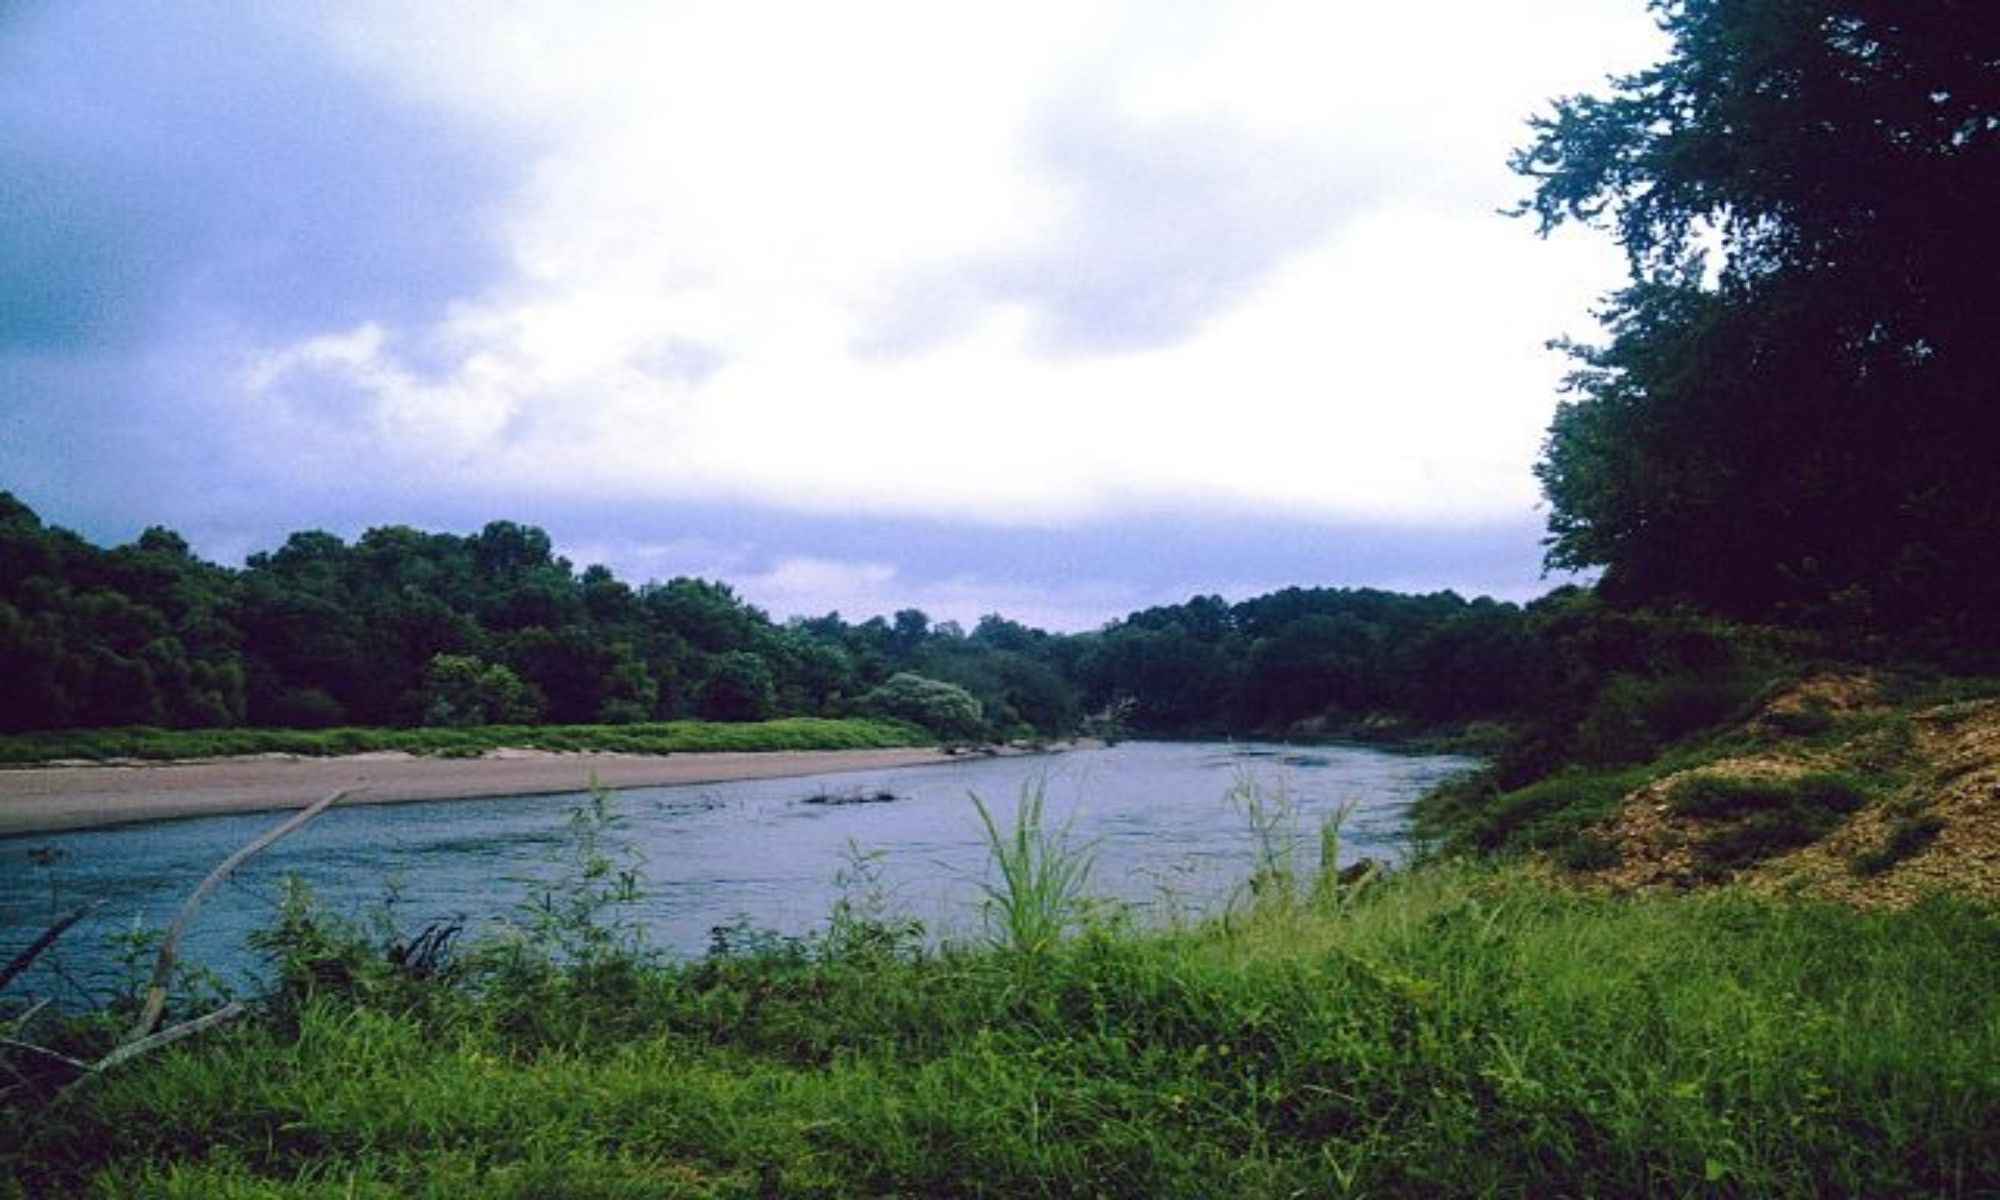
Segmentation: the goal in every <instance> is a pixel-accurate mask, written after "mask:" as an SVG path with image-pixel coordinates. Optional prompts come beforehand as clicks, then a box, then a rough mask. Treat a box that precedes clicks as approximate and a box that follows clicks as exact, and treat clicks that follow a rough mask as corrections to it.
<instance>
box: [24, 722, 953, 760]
mask: <svg viewBox="0 0 2000 1200" xmlns="http://www.w3.org/2000/svg"><path fill="white" fill-rule="evenodd" d="M936 740H937V738H936V737H935V736H934V735H932V734H930V733H928V732H927V731H925V730H923V729H920V728H918V727H916V726H914V725H908V724H905V723H903V722H900V721H886V720H878V719H874V718H867V719H863V718H847V719H841V720H833V719H827V718H821V717H787V718H784V719H782V720H776V721H750V722H743V723H740V724H728V723H720V722H711V721H664V722H652V723H644V724H633V725H482V726H477V727H474V728H468V729H454V728H423V729H357V728H341V729H154V728H150V727H146V726H137V727H132V728H125V729H78V730H64V731H61V732H54V733H27V734H10V735H6V736H0V764H10V765H29V764H34V763H45V762H52V761H57V760H62V759H76V760H83V761H89V762H102V761H106V760H113V759H143V760H153V761H158V760H166V759H176V758H226V757H230V756H235V755H245V754H302V755H310V756H316V757H317V756H328V755H338V754H361V753H366V752H369V751H379V750H398V751H402V752H404V753H407V754H428V755H438V756H442V757H470V756H473V755H478V754H484V753H485V752H487V751H489V750H500V749H528V750H563V751H584V750H597V751H607V752H616V753H621V754H675V753H693V752H698V751H713V750H739V751H756V750H868V749H881V748H888V747H894V746H918V745H928V744H932V743H934V742H936Z"/></svg>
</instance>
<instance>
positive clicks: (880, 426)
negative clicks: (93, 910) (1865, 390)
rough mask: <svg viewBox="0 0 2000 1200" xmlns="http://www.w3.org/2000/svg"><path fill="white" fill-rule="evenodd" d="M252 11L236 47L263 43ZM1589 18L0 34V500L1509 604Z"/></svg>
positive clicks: (952, 10)
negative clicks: (1530, 128)
mask: <svg viewBox="0 0 2000 1200" xmlns="http://www.w3.org/2000/svg"><path fill="white" fill-rule="evenodd" d="M266 10H268V11H266ZM1662 49H1663V44H1662V42H1661V41H1660V39H1659V35H1658V34H1657V32H1656V31H1655V30H1654V29H1653V28H1652V26H1651V24H1650V23H1649V21H1648V20H1647V18H1646V15H1645V13H1644V9H1643V5H1642V4H1641V3H1640V0H1537V3H1535V4H1532V5H1522V4H1494V3H1491V2H1490V0H1404V2H1402V3H1396V4H1381V3H1366V4H1363V3H1328V2H1326V0H1313V2H1306V3H1298V4H1257V3H1241V2H1238V3H1227V4H1222V3H1217V4H1193V3H1186V4H1184V3H1175V2H1168V0H1145V2H1141V3H1133V4H1124V5H1121V4H1091V3H1081V2H1078V0H1062V2H1058V3H1052V4H1046V5H1043V4H1034V3H1020V2H1014V3H1007V4H976V5H975V4H957V3H937V2H936V0H927V2H921V3H913V4H889V3H850V4H818V3H796V4H762V3H753V2H750V0H735V2H731V3H723V4H715V5H705V4H695V3H686V4H675V3H654V2H645V3H637V2H635V3H631V4H618V3H610V2H605V3H591V4H570V3H561V4H557V3H547V4H529V3H498V2H494V3H480V4H447V3H443V2H437V3H424V4H409V3H407V2H406V0H385V2H383V3H380V4H375V3H367V2H358V3H328V4H305V3H300V4H284V5H246V4H240V3H235V2H216V3H204V2H199V0H176V2H169V3H146V4H140V3H131V2H129V0H106V2H102V3H100V2H95V0H57V2H52V3H46V4H43V3H35V2H33V0H28V2H26V3H23V2H21V0H14V2H11V3H7V2H0V488H4V489H7V490H11V491H13V492H15V493H16V494H17V495H19V496H20V497H21V498H22V499H23V500H25V501H26V502H27V503H29V504H30V505H32V506H33V507H35V508H36V509H37V510H38V511H39V512H41V513H42V514H43V516H44V517H45V518H47V519H49V520H51V521H54V522H56V523H59V524H64V525H68V526H70V527H71V528H74V529H77V530H78V531H79V532H82V533H84V534H86V535H87V536H90V537H92V538H93V539H96V540H98V541H101V542H106V543H115V542H120V541H125V540H129V539H130V538H132V537H133V536H135V535H136V534H137V533H138V532H139V531H140V530H141V529H142V528H144V527H145V526H146V525H149V524H155V523H160V524H166V525H169V526H171V527H173V528H175V529H177V530H179V531H181V532H182V533H183V534H185V535H186V536H187V537H188V538H189V540H190V541H191V542H193V543H194V545H195V547H196V549H197V550H198V551H200V552H201V553H203V554H205V555H207V556H209V557H212V558H216V559H219V560H222V561H226V562H239V561H240V560H241V559H242V557H243V555H244V554H246V553H248V552H250V551H253V550H258V549H269V548H271V547H273V546H275V545H276V544H277V543H278V542H279V541H281V540H282V538H283V537H284V535H285V534H286V533H288V532H290V531H292V530H295V529H301V528H324V529H329V530H332V531H334V532H336V533H340V534H342V535H343V536H349V537H351V536H354V535H356V534H358V533H360V532H361V531H362V530H364V529H366V528H368V527H370V526H373V525H379V524H391V523H402V524H411V525H417V526H420V527H423V528H429V529H446V530H456V531H471V530H475V529H477V528H478V527H479V526H480V525H481V524H483V523H485V522H486V521H488V520H491V519H495V518H500V517H505V518H510V519H514V520H519V521H524V522H530V523H534V524H538V525H541V526H543V527H544V528H546V529H548V530H549V532H550V534H551V535H552V536H553V537H554V539H555V541H556V543H557V545H558V547H559V548H561V549H562V551H563V552H564V553H566V554H568V555H569V556H570V557H571V558H572V559H574V560H575V561H576V563H577V565H578V566H579V567H581V566H582V565H584V564H586V563H589V562H600V561H601V562H605V563H607V564H609V565H611V566H612V567H613V568H614V569H615V570H616V571H618V573H619V574H620V575H621V576H622V577H625V578H628V579H631V580H633V581H635V582H639V581H644V580H647V579H666V578H670V577H672V576H675V575H682V574H698V575H705V576H708V577H711V578H722V579H725V580H728V581H730V582H732V583H733V584H735V585H736V586H737V588H738V589H739V591H741V592H742V593H744V594H745V595H747V596H748V597H749V598H750V599H752V600H753V601H755V602H757V603H759V604H761V605H763V606H765V607H766V608H768V609H770V610H771V611H772V612H773V615H775V616H778V617H784V616H786V615H789V614H794V613H814V614H817V613H822V612H825V611H827V610H829V609H839V610H840V611H841V612H843V613H844V614H846V615H848V616H849V617H850V618H857V619H858V618H859V617H862V616H866V615H869V614H872V613H875V612H882V611H888V610H892V609H895V608H901V607H906V606H910V605H915V606H918V607H921V608H924V609H926V610H927V611H929V612H930V613H931V614H932V615H933V616H936V617H940V618H943V617H955V618H957V619H959V620H961V621H967V622H969V621H971V620H973V619H976V618H977V616H978V615H979V614H981V613H984V612H989V611H994V610H998V611H1001V612H1004V613H1006V614H1008V615H1009V616H1013V617H1016V618H1018V619H1022V620H1026V621H1029V622H1030V623H1034V624H1040V625H1044V626H1046V627H1050V628H1062V629H1079V628H1090V627H1094V626H1096V625H1098V624H1100V623H1102V622H1103V621H1105V620H1107V619H1109V618H1112V617H1116V616H1121V615H1123V614H1125V613H1126V612H1128V611H1130V610H1132V609H1134V608H1137V607H1143V606H1146V605H1149V604H1154V603H1163V602H1174V601H1178V600H1181V599H1185V598H1186V597H1187V596H1189V595H1192V594H1195V593H1198V592H1199V593H1207V592H1220V593H1222V594H1224V595H1226V596H1230V597H1232V598H1240V597H1243V596H1248V595H1252V594H1256V593H1258V592H1262V591H1266V590H1269V589H1271V588H1275V587H1280V586H1284V585H1287V584H1294V583H1296V584H1302V585H1340V586H1361V585H1368V586H1377V587H1388V588H1396V589H1401V590H1431V589H1436V588H1443V587H1451V588H1455V589H1457V590H1459V591H1460V592H1461V593H1463V594H1466V595H1468V596H1470V595H1474V594H1478V593H1490V594H1494V595H1498V596H1503V597H1507V598H1513V599H1525V598H1527V597H1529V596H1532V595H1534V594H1537V593H1539V592H1540V591H1541V590H1544V589H1545V588H1546V587H1547V586H1549V582H1550V581H1547V580H1543V579H1541V578H1540V577H1539V549H1538V545H1537V543H1538V540H1539V537H1540V534H1541V521H1542V517H1541V514H1540V512H1539V511H1538V510H1537V508H1536V503H1537V495H1536V491H1535V486H1534V480H1533V478H1532V476H1531V475H1530V474H1529V470H1528V468H1529V464H1530V463H1531V462H1532V461H1533V459H1534V456H1535V451H1536V448H1537V446H1538V444H1539V441H1540V438H1541V433H1542V430H1543V428H1544V427H1545V425H1546V424H1547V421H1548V417H1549V415H1550V412H1551V410H1552V408H1553V406H1554V403H1555V399H1556V392H1555V383H1556V381H1557V379H1558V378H1559V376H1560V375H1561V373H1562V370H1563V363H1562V360H1561V359H1560V357H1559V356H1557V355H1555V354H1552V353H1551V352H1549V351H1547V350H1546V349H1544V347H1543V343H1544V342H1545V341H1546V340H1547V339H1548V338H1550V337H1552V336H1555V335H1558V334H1562V333H1571V334H1579V335H1582V334H1588V333H1589V332H1590V331H1591V328H1592V326H1591V322H1590V318H1589V307H1590V304H1591V302H1592V300H1593V299H1594V298H1595V297H1597V296H1598V295H1600V294H1601V293H1603V292H1604V291H1606V290H1607V289H1609V288H1610V287H1612V286H1615V284H1616V283H1617V282H1618V280H1619V279H1620V277H1621V274H1622V269H1621V263H1620V260H1619V259H1618V257H1617V254H1616V252H1615V250H1614V249H1613V248H1612V247H1611V246H1610V245H1609V244H1608V242H1607V241H1606V240H1605V239H1603V238H1602V237H1601V236H1592V235H1590V234H1589V233H1587V232H1582V231H1578V232H1573V233H1566V234H1565V235H1562V236H1558V237H1556V238H1553V239H1551V240H1549V241H1546V242H1545V241H1540V240H1537V239H1536V238H1535V237H1534V235H1533V232H1532V230H1531V228H1530V227H1529V225H1528V224H1527V223H1526V222H1523V221H1518V220H1508V219H1506V218H1504V217H1501V216H1499V215H1497V214H1496V210H1497V209H1499V208H1502V207H1505V206H1506V205H1508V204H1510V203H1512V202H1513V201H1514V200H1517V199H1519V197H1520V194H1521V188H1520V184H1519V181H1517V180H1516V179H1514V178H1513V177H1512V176H1511V175H1510V174H1509V173H1508V172H1507V170H1506V167H1505V157H1506V153H1507V151H1508V150H1509V149H1510V148H1511V147H1512V146H1514V145H1516V144H1517V143H1519V142H1520V141H1521V140H1523V138H1524V124H1523V122H1524V119H1525V118H1526V117H1527V116H1528V115H1530V114H1531V113H1533V112H1536V111H1539V110H1541V109H1543V108H1544V107H1545V105H1546V102H1547V100H1548V98H1550V97H1552V96H1554V95H1557V94H1560V93H1565V92H1574V91H1579V90H1585V89H1591V88H1595V87H1596V86H1598V85H1599V84H1600V83H1601V81H1602V80H1603V78H1604V77H1605V76H1606V75H1607V74H1608V73H1611V72H1616V71H1624V70H1630V69H1633V68H1636V67H1638V66H1641V65H1644V64H1645V63H1647V62H1649V61H1652V60H1653V59H1656V58H1658V57H1660V55H1661V52H1662Z"/></svg>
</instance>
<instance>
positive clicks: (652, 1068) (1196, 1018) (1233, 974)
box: [0, 868, 2000, 1197]
mask: <svg viewBox="0 0 2000 1200" xmlns="http://www.w3.org/2000/svg"><path fill="white" fill-rule="evenodd" d="M1996 931H2000V921H1996V914H1995V913H1994V912H1993V911H1992V910H1991V909H1990V908H1983V907H1979V906H1975V905H1970V904H1963V903H1955V902H1949V901H1938V902H1933V903H1931V904H1929V905H1928V906H1926V907H1924V908H1922V909H1920V910H1918V911H1915V912H1909V913H1894V914H1891V913H1862V912H1855V911H1849V910H1843V909H1838V908H1832V907H1820V906H1810V905H1799V904H1781V903H1776V902H1772V901H1767V900H1761V899H1757V898H1754V897H1751V896H1747V895H1742V894H1739V893H1735V892H1724V893H1720V894H1716V895H1710V896H1698V897H1682V898H1653V899H1633V900H1608V899H1603V898H1594V897H1589V896H1582V895H1575V894H1568V893H1564V892H1561V891H1556V890H1551V889H1548V888H1546V887H1544V886H1542V885H1539V884H1537V883H1534V882H1533V881H1531V880H1529V879H1528V878H1526V877H1525V876H1523V875H1522V874H1519V873H1514V872H1505V871H1501V872H1494V871H1487V870H1476V869H1461V868H1431V869H1427V870H1422V871H1417V872H1411V873H1406V874H1403V875H1398V876H1392V877H1390V878H1388V879H1386V880H1384V881H1382V882H1381V884H1380V885H1377V886H1371V887H1369V888H1366V889H1362V890H1361V891H1360V892H1359V893H1358V894H1357V895H1356V896H1355V897H1354V899H1353V901H1352V902H1351V903H1349V904H1347V905H1344V906H1343V907H1342V908H1341V909H1340V910H1339V911H1338V912H1319V911H1313V910H1306V909H1295V910H1293V911H1290V912H1287V913H1275V912H1273V913H1268V914H1264V915H1262V916H1259V917H1257V918H1255V919H1246V920H1240V921H1234V922H1231V923H1230V924H1229V925H1228V926H1227V927H1224V926H1219V925H1205V926H1200V927H1196V928H1193V929H1189V930H1186V931H1182V932H1178V933H1172V934H1153V933H1144V932H1139V931H1133V930H1125V931H1122V932H1121V931H1118V930H1115V929H1109V930H1100V931H1096V932H1092V933H1090V934H1088V935H1086V936H1083V937H1080V938H1074V939H1069V940H1066V941H1062V942H1058V943H1056V944H1054V945H1052V946H1050V947H1049V948H1048V949H1047V950H1046V951H1044V952H1043V953H1042V954H1040V955H1039V956H1037V958H1036V960H1035V961H1036V969H1035V970H1034V971H1032V972H1024V971H1022V970H1020V969H1019V962H1018V959H1017V958H1016V957H1015V956H1014V955H1012V954H1010V953H1007V952H1004V951H980V952H969V951H963V950H958V951H938V950H933V951H928V952H925V953H922V954H918V955H914V956H907V955H899V956H884V957H877V958H873V959H869V960H866V961H865V962H856V961H849V960H843V959H826V960H819V959H813V958H810V957H806V958H801V957H797V956H790V955H786V954H783V953H778V954H776V955H773V956H771V957H767V958H766V957H756V956H749V957H733V958H730V959H726V960H708V961H703V962H697V963H689V964H679V965H676V964H660V965H650V966H641V967H639V968H637V969H636V970H635V971H634V972H633V973H632V974H631V975H630V976H629V977H628V978H626V979H624V980H622V981H612V980H608V979H605V978H604V977H603V976H601V975H599V976H592V977H585V976H582V975H578V976H574V977H570V976H565V977H564V982H563V983H562V985H561V986H562V989H563V990H561V991H560V992H559V993H555V994H552V995H551V996H550V997H549V999H548V1000H547V1002H546V1003H545V1006H544V1008H543V1010H542V1012H541V1013H540V1022H539V1023H538V1024H534V1025H524V1024H517V1023H515V1022H513V1021H511V1020H509V1019H503V1018H504V1017H505V1016H506V1014H508V1013H510V1012H511V1011H512V1010H511V1008H510V1007H509V1001H508V998H507V997H506V996H505V995H502V994H497V993H490V992H484V993H483V992H481V991H479V990H477V988H476V987H475V988H473V989H472V990H466V988H467V987H468V986H470V985H469V984H466V983H458V984H452V983H439V984H437V985H435V986H431V987H429V988H427V989H423V990H427V991H428V992H430V993H431V994H432V995H433V996H434V997H435V999H433V1000H432V1001H431V1002H429V1003H426V1004H410V1003H405V1002H401V1001H391V1000H388V999H381V998H378V997H377V996H376V995H375V994H373V993H371V992H369V991H366V990H361V991H349V992H339V991H322V992H319V993H316V994H314V995H313V996H311V997H310V998H309V999H307V1000H306V1001H305V1002H304V1003H302V1004H300V1005H299V1006H298V1007H297V1009H296V1010H295V1012H294V1013H293V1016H292V1018H291V1019H290V1020H288V1021H284V1022H279V1021H263V1022H258V1023H254V1024H251V1025H249V1026H246V1027H245V1028H242V1029H240V1030H238V1031H235V1032H232V1033H230V1034H229V1035H227V1036H217V1037H210V1038H206V1039H203V1040H201V1041H199V1042H197V1043H195V1044H192V1045H188V1046H185V1047H182V1048H179V1049H176V1050H174V1051H172V1052H170V1053H166V1054H162V1055H160V1056H157V1058H156V1059H154V1060H153V1061H150V1062H147V1063H144V1064H141V1065H139V1066H137V1067H136V1068H135V1069H133V1070H130V1071H128V1072H126V1073H124V1074H122V1075H119V1076H115V1077H111V1078H107V1079H106V1080H105V1081H104V1086H102V1087H100V1088H98V1089H96V1090H94V1091H93V1092H92V1093H90V1094H88V1095H85V1096H81V1097H79V1098H78V1102H77V1103H75V1104H74V1105H72V1106H70V1107H69V1108H68V1109H67V1111H65V1112H63V1113H60V1114H54V1115H51V1116H47V1117H39V1118H35V1119H32V1120H29V1119H21V1120H18V1121H17V1120H16V1118H17V1117H21V1116H23V1114H17V1113H12V1112H9V1113H5V1114H0V1121H4V1122H5V1125H4V1127H5V1128H7V1129H8V1130H9V1135H8V1137H7V1138H4V1139H0V1192H4V1191H7V1190H9V1189H10V1188H11V1189H13V1190H18V1191H21V1192H24V1193H26V1194H31V1195H38V1194H54V1195H78V1194H104V1195H124V1194H149V1195H165V1196H190V1197H192V1196H218V1195H222V1196H227V1195H268V1196H318V1195H328V1194H336V1193H337V1194H343V1195H345V1194H356V1195H376V1194H379V1195H390V1194H403V1193H410V1194H436V1195H491V1196H501V1197H508V1196H514V1197H526V1196H536V1195H600V1196H613V1195H618V1196H623V1195H633V1196H637V1195H649V1196H650V1195H681V1196H689V1197H750V1196H756V1195H825V1196H878V1195H974V1194H977V1195H1050V1194H1054V1195H1132V1196H1136V1195H1146V1196H1198V1195H1200V1196H1216V1195H1270V1196H1278V1195H1316V1196H1318V1195H1325V1196H1332V1195H1344V1194H1345V1195H1489V1194H1523V1195H1602V1196H1612V1195H1617V1196H1636V1195H1659V1194H1674V1195H1685V1194H1695V1195H1700V1194H1716V1195H1724V1194H1744V1195H1802V1196H1806V1195H1952V1194H1963V1195H1971V1194H1982V1193H1984V1192H1987V1191H1991V1190H1994V1189H1995V1188H2000V1147H1996V1145H1995V1142H1994V1140H1993V1138H1992V1136H1991V1118H1992V1114H1993V1113H1994V1111H1996V1108H2000V1081H1996V1079H1995V1077H1994V1074H1993V1072H1992V1070H1991V1064H1992V1063H1993V1062H1994V1061H1995V1059H1996V1057H2000V1022H1996V1021H1995V1020H1994V999H1993V998H1994V997H1995V996H1996V995H2000V932H1996ZM1835 961H1837V962H1839V963H1840V964H1841V969H1840V970H1838V971H1828V970H1827V969H1826V963H1828V962H1835Z"/></svg>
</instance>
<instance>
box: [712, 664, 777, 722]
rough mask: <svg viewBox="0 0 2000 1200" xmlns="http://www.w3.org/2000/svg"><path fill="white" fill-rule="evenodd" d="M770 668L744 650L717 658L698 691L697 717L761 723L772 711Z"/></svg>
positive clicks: (773, 686) (773, 690) (774, 697)
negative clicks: (706, 679)
mask: <svg viewBox="0 0 2000 1200" xmlns="http://www.w3.org/2000/svg"><path fill="white" fill-rule="evenodd" d="M776 701H777V686H776V684H774V683H773V682H772V679H771V668H770V667H768V666H766V665H765V663H764V660H763V659H761V658H759V657H758V656H757V655H755V654H752V653H750V652H749V651H747V650H732V651H730V652H729V653H727V654H721V655H717V656H716V658H715V661H714V662H712V663H711V664H710V665H709V672H708V681H707V682H706V683H705V684H703V685H702V689H701V715H702V716H703V717H706V718H707V719H708V720H711V721H761V720H764V719H765V718H766V717H769V716H770V715H771V713H772V711H773V709H774V708H775V707H776Z"/></svg>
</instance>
